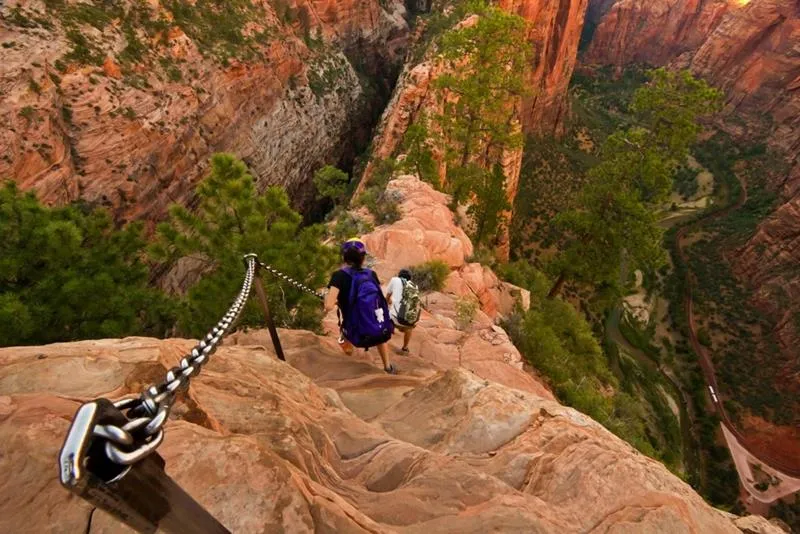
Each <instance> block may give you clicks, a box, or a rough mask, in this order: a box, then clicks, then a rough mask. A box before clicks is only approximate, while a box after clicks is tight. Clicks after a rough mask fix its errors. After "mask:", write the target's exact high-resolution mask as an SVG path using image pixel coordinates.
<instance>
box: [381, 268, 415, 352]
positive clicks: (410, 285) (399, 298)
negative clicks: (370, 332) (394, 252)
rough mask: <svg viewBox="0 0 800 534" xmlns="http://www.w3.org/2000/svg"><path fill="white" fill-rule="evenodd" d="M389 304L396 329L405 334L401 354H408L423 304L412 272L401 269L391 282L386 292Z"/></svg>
mask: <svg viewBox="0 0 800 534" xmlns="http://www.w3.org/2000/svg"><path fill="white" fill-rule="evenodd" d="M386 300H387V302H388V303H389V315H390V316H391V318H392V322H393V323H394V325H395V327H396V328H397V329H398V330H399V331H401V332H403V348H402V349H400V352H401V353H404V354H408V352H409V349H408V344H409V343H410V342H411V334H412V333H413V332H414V327H415V326H416V324H417V321H419V316H420V311H421V308H422V304H421V303H420V299H419V288H418V287H417V284H415V283H414V282H412V281H411V271H409V270H408V269H400V272H399V273H398V274H397V276H395V277H394V278H392V279H391V280H390V281H389V287H388V289H387V291H386Z"/></svg>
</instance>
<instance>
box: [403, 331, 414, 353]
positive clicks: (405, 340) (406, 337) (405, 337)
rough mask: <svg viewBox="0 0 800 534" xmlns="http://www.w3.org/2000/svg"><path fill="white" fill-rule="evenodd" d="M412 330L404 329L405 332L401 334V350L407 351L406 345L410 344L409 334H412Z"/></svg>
mask: <svg viewBox="0 0 800 534" xmlns="http://www.w3.org/2000/svg"><path fill="white" fill-rule="evenodd" d="M413 331H414V329H413V328H406V330H405V332H403V348H404V349H407V348H408V344H409V343H410V342H411V332H413Z"/></svg>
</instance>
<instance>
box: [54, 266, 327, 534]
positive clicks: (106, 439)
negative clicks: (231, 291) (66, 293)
mask: <svg viewBox="0 0 800 534" xmlns="http://www.w3.org/2000/svg"><path fill="white" fill-rule="evenodd" d="M244 262H245V275H244V281H243V283H242V288H241V290H240V291H239V294H238V295H237V296H236V298H235V299H234V301H233V304H231V306H230V308H229V309H228V311H227V313H226V314H225V315H224V316H223V317H222V319H220V320H219V322H218V323H217V324H216V325H215V326H214V327H213V328H212V329H211V330H210V331H209V332H208V334H206V336H205V337H204V338H203V339H202V340H201V341H200V342H199V343H198V344H197V345H196V346H195V347H194V348H192V350H191V351H189V353H188V354H186V355H185V356H184V357H183V358H181V360H180V362H179V363H178V365H176V366H175V367H173V368H172V369H170V370H168V371H167V373H166V376H165V377H164V379H163V380H162V381H160V382H158V383H156V384H153V385H151V386H149V387H148V388H146V389H145V390H144V391H143V392H142V393H141V394H140V395H139V396H138V397H134V398H129V399H123V400H120V401H117V402H111V401H109V400H107V399H97V400H95V401H92V402H87V403H85V404H83V405H82V406H81V407H80V408H79V409H78V412H77V413H76V414H75V417H74V419H73V421H72V424H71V426H70V429H69V432H68V433H67V437H66V439H65V441H64V445H63V447H62V449H61V453H60V455H59V473H60V480H61V484H62V485H63V486H64V487H66V488H67V489H69V490H70V491H72V492H74V493H76V494H78V495H79V496H80V497H82V498H83V499H85V500H87V501H89V502H90V503H91V504H92V505H94V506H96V507H100V508H102V509H104V510H106V511H107V512H109V513H111V514H112V515H114V516H115V517H117V518H118V519H120V520H121V521H123V522H125V523H126V524H128V525H129V526H131V527H132V528H134V529H136V530H138V531H139V532H155V530H156V529H161V530H162V531H165V532H193V533H198V534H206V533H225V532H228V530H227V529H226V528H225V527H224V526H222V524H220V523H219V522H218V521H217V520H216V519H214V517H213V516H211V514H209V513H208V512H207V511H206V510H205V509H203V507H202V506H200V505H199V504H198V503H197V502H196V501H194V499H192V497H191V496H189V495H188V494H187V493H186V492H184V491H183V490H182V489H181V488H180V487H179V486H178V485H177V484H175V482H174V481H173V480H172V479H171V478H169V476H167V474H166V473H165V472H164V461H163V459H162V458H161V456H159V455H158V453H157V452H156V449H158V447H159V445H161V443H162V442H163V441H164V428H163V427H164V423H166V421H167V419H168V418H169V414H170V410H171V408H172V405H173V403H174V402H175V398H176V396H177V394H178V393H179V392H181V391H183V390H185V389H187V388H188V387H189V383H190V381H191V379H192V377H194V376H196V375H197V374H198V373H199V372H200V371H201V369H202V368H203V366H204V365H205V364H206V363H208V361H209V359H210V358H211V356H212V355H213V354H214V353H215V352H216V350H217V348H218V347H219V345H220V344H221V343H222V341H223V339H224V338H225V336H226V335H227V334H228V333H230V332H231V330H232V329H233V327H234V325H235V324H236V322H237V320H238V319H239V317H240V316H241V314H242V311H243V310H244V308H245V306H246V304H247V301H248V299H249V298H250V295H251V292H252V289H253V286H254V285H255V287H256V293H257V294H258V298H259V301H260V303H261V307H262V309H263V312H264V318H265V321H266V324H267V328H268V330H269V332H270V336H271V337H272V341H273V345H274V346H275V353H276V354H277V356H278V358H279V359H281V360H284V359H285V357H284V354H283V349H282V347H281V344H280V339H279V338H278V332H277V329H276V328H275V325H274V323H273V321H272V315H271V313H270V311H269V303H268V301H267V298H266V293H265V292H264V288H263V285H262V282H261V279H260V277H259V276H258V275H259V270H260V269H264V270H266V271H267V272H269V273H270V274H272V275H273V276H275V277H277V278H278V279H279V280H283V281H285V282H287V283H289V284H291V285H292V286H294V287H296V288H297V289H300V290H302V291H304V292H306V293H309V294H312V295H314V296H315V297H317V298H324V294H322V293H320V292H317V291H314V290H313V289H311V288H309V287H308V286H306V285H305V284H302V283H301V282H298V281H296V280H294V279H292V278H291V277H289V276H287V275H285V274H283V273H281V272H280V271H278V270H277V269H274V268H273V267H271V266H269V265H266V264H264V263H261V262H259V261H258V257H257V256H256V255H255V254H248V255H246V256H245V257H244Z"/></svg>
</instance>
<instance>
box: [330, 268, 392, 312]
mask: <svg viewBox="0 0 800 534" xmlns="http://www.w3.org/2000/svg"><path fill="white" fill-rule="evenodd" d="M372 277H373V278H374V279H375V283H376V284H378V287H381V282H380V280H378V275H377V274H375V271H372ZM352 282H353V279H352V278H351V277H350V275H349V274H347V273H346V272H345V271H344V269H339V270H338V271H336V272H335V273H333V275H332V276H331V281H330V282H328V288H331V287H335V288H338V289H339V296H338V297H337V298H336V304H338V306H339V309H340V310H341V311H342V317H347V312H348V311H349V310H350V287H351V286H352Z"/></svg>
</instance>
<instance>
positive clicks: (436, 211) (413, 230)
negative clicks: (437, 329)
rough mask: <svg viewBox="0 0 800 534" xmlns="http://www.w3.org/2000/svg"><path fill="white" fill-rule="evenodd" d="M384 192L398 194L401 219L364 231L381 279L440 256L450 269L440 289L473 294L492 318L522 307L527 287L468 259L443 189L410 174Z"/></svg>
mask: <svg viewBox="0 0 800 534" xmlns="http://www.w3.org/2000/svg"><path fill="white" fill-rule="evenodd" d="M387 193H388V194H389V195H390V196H391V197H393V198H396V199H397V200H398V202H399V208H400V211H401V213H402V217H401V219H400V220H399V221H397V222H395V223H393V224H390V225H384V226H381V227H378V228H377V229H376V230H375V231H374V232H371V233H369V234H367V235H365V236H363V239H364V242H365V244H366V245H367V250H368V251H369V253H370V255H371V256H373V257H374V258H375V259H376V260H377V261H376V263H375V265H374V269H375V270H376V272H377V273H378V275H379V276H380V277H381V279H382V280H384V279H386V280H388V278H389V277H391V276H395V275H396V274H397V272H398V271H399V270H400V269H401V268H404V267H413V266H415V265H419V264H421V263H425V262H427V261H431V260H440V261H443V262H445V263H447V264H448V265H449V266H450V268H451V269H452V272H451V274H450V276H449V277H448V279H447V283H446V286H445V288H444V293H446V294H449V295H450V296H452V297H454V298H456V299H458V298H465V297H469V298H474V299H475V300H476V301H477V302H478V303H479V304H480V305H481V309H482V310H483V312H485V313H486V314H487V315H488V316H489V317H490V318H491V319H496V318H498V316H507V315H508V314H510V313H511V312H512V311H513V310H514V306H515V305H516V304H517V303H519V304H521V305H522V306H523V308H526V309H527V307H528V306H529V305H530V294H529V292H528V291H527V290H524V289H522V288H519V287H516V286H513V285H511V284H508V283H505V282H502V281H500V280H499V279H498V278H497V275H495V274H494V273H493V272H492V271H491V269H488V268H486V267H483V266H482V265H480V264H479V263H474V262H471V260H470V257H471V256H472V254H473V246H472V242H471V241H470V239H469V237H467V235H466V233H464V230H463V229H461V227H460V226H459V225H458V224H457V223H456V221H455V218H454V215H453V213H452V211H450V208H449V207H448V205H449V203H450V199H449V197H448V196H447V195H445V194H444V193H440V192H438V191H436V190H434V189H433V187H431V186H430V185H429V184H427V183H425V182H423V181H421V180H420V179H419V178H417V177H416V176H411V175H405V176H399V177H398V178H396V179H394V180H392V181H391V182H389V185H388V186H387Z"/></svg>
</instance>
